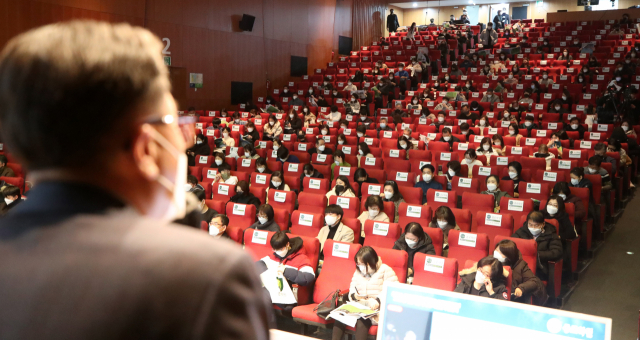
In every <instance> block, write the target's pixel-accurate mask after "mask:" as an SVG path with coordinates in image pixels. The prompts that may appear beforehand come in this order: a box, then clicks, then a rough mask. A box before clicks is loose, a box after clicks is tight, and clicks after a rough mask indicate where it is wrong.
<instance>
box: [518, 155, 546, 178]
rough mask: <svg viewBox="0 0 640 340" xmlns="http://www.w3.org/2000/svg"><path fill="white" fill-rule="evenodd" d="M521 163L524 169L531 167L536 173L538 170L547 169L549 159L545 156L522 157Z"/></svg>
mask: <svg viewBox="0 0 640 340" xmlns="http://www.w3.org/2000/svg"><path fill="white" fill-rule="evenodd" d="M520 165H522V168H523V169H530V171H531V172H532V173H534V174H535V173H536V171H537V170H542V171H544V170H546V169H547V160H546V159H544V158H533V157H525V156H523V157H521V158H520Z"/></svg>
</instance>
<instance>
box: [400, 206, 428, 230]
mask: <svg viewBox="0 0 640 340" xmlns="http://www.w3.org/2000/svg"><path fill="white" fill-rule="evenodd" d="M398 216H399V219H398V224H399V225H400V227H401V228H404V227H406V226H407V224H409V223H411V222H417V223H419V224H420V225H424V226H428V225H429V222H431V217H432V216H433V211H432V210H431V207H430V206H424V205H413V204H409V203H406V202H403V203H400V205H399V206H398Z"/></svg>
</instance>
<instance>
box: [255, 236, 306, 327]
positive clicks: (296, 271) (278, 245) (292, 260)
mask: <svg viewBox="0 0 640 340" xmlns="http://www.w3.org/2000/svg"><path fill="white" fill-rule="evenodd" d="M269 244H270V245H271V249H273V253H271V254H269V255H268V257H269V260H271V261H264V260H260V261H258V263H257V267H258V273H263V272H265V271H267V270H268V269H275V270H276V275H277V276H278V277H284V278H285V279H286V280H287V283H289V287H292V286H293V285H298V286H308V285H310V284H312V283H313V282H314V281H315V280H316V274H315V271H314V270H313V267H312V265H311V260H309V257H307V254H306V253H305V251H304V248H303V241H302V238H300V237H291V238H289V235H287V233H286V232H285V231H277V232H276V233H275V234H273V236H271V241H269ZM272 265H273V266H277V267H276V268H269V267H270V266H272ZM276 306H278V307H279V308H280V309H282V311H283V312H284V314H285V315H289V316H290V315H291V310H292V309H293V307H295V306H297V304H296V303H294V304H276Z"/></svg>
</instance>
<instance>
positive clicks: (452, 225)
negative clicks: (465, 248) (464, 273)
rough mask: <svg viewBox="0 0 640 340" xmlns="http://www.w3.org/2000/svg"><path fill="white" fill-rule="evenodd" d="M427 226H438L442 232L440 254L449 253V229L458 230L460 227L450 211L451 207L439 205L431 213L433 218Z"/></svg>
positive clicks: (445, 254)
mask: <svg viewBox="0 0 640 340" xmlns="http://www.w3.org/2000/svg"><path fill="white" fill-rule="evenodd" d="M429 228H440V229H442V232H443V236H444V237H443V250H442V256H444V257H447V255H448V254H449V242H448V241H447V240H448V238H449V231H451V230H460V227H459V226H458V224H457V223H456V216H455V215H454V214H453V211H451V208H449V207H447V206H446V205H441V206H439V207H438V208H437V209H436V211H435V212H434V213H433V219H432V220H431V223H429Z"/></svg>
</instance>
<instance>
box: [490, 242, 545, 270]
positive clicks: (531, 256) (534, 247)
mask: <svg viewBox="0 0 640 340" xmlns="http://www.w3.org/2000/svg"><path fill="white" fill-rule="evenodd" d="M502 240H511V241H513V242H514V243H515V244H516V246H517V247H518V250H519V251H520V253H521V254H522V259H523V260H524V261H525V262H527V265H528V266H529V269H531V271H532V272H533V273H534V274H535V273H536V268H537V261H538V243H537V242H536V240H525V239H522V238H516V237H508V236H500V235H498V236H496V237H495V239H494V243H493V244H498V243H499V242H500V241H502ZM491 249H495V247H494V248H491Z"/></svg>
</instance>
